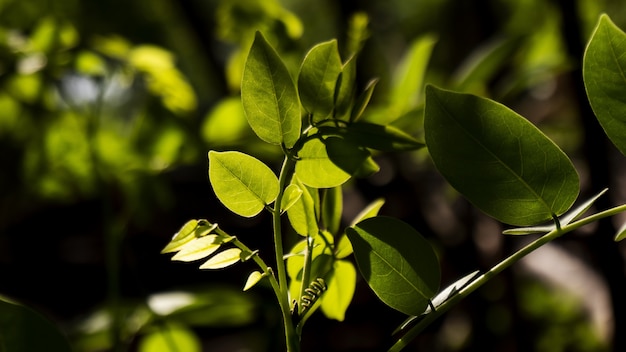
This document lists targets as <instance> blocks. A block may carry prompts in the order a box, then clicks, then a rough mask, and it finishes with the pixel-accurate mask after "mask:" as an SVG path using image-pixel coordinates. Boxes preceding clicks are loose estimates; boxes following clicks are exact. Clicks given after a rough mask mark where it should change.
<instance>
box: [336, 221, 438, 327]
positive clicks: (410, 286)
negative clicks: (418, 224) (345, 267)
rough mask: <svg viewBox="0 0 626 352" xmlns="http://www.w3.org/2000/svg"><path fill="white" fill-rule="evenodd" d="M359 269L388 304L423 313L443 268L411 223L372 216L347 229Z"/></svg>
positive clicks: (412, 313) (404, 310)
mask: <svg viewBox="0 0 626 352" xmlns="http://www.w3.org/2000/svg"><path fill="white" fill-rule="evenodd" d="M346 234H347V235H348V238H349V239H350V242H352V247H353V248H354V255H355V258H356V262H357V265H358V267H359V271H360V272H361V274H362V275H363V277H364V278H365V280H366V281H367V283H368V284H369V286H370V287H371V288H372V290H373V291H374V293H376V295H377V296H378V297H379V298H380V300H381V301H383V302H384V303H385V304H387V305H388V306H390V307H391V308H394V309H396V310H398V311H400V312H402V313H404V314H407V315H418V314H421V313H422V312H423V311H424V309H426V306H428V302H429V301H430V299H431V298H432V297H433V296H434V295H435V293H436V292H437V290H438V288H439V282H440V276H441V274H440V270H439V262H438V260H437V256H436V255H435V252H434V250H433V248H432V247H431V245H430V243H429V242H428V241H427V240H426V239H425V238H424V237H422V235H421V234H420V233H419V232H417V231H416V230H415V229H413V228H412V227H411V226H410V225H408V224H407V223H405V222H402V221H400V220H398V219H395V218H391V217H384V216H379V217H373V218H369V219H366V220H363V221H361V222H359V223H357V224H356V225H354V226H353V227H349V228H348V229H346Z"/></svg>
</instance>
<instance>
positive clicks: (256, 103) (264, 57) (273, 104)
mask: <svg viewBox="0 0 626 352" xmlns="http://www.w3.org/2000/svg"><path fill="white" fill-rule="evenodd" d="M241 101H242V103H243V109H244V111H245V113H246V117H247V119H248V123H249V124H250V127H252V129H253V130H254V132H255V133H256V134H257V136H259V138H261V139H262V140H264V141H266V142H268V143H271V144H284V145H285V146H286V147H287V148H291V147H292V146H293V145H294V144H295V143H296V141H297V140H298V138H299V137H300V127H301V124H302V121H301V116H300V102H299V100H298V94H297V92H296V86H295V84H294V83H293V81H292V79H291V76H290V75H289V71H288V70H287V68H286V67H285V64H284V63H283V62H282V60H281V59H280V57H279V56H278V54H277V53H276V51H275V50H274V48H272V47H271V45H270V44H269V43H268V42H267V41H266V40H265V38H264V37H263V35H262V34H261V33H260V32H257V33H256V37H255V39H254V43H253V44H252V48H251V49H250V53H249V54H248V59H247V60H246V64H245V68H244V72H243V79H242V82H241Z"/></svg>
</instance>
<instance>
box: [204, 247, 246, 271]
mask: <svg viewBox="0 0 626 352" xmlns="http://www.w3.org/2000/svg"><path fill="white" fill-rule="evenodd" d="M239 260H241V249H239V248H229V249H226V250H224V251H222V252H219V253H217V254H216V255H214V256H213V257H211V259H209V260H207V261H206V262H204V264H202V265H200V269H221V268H225V267H227V266H231V265H233V264H235V263H237V262H238V261H239Z"/></svg>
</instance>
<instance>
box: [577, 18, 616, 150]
mask: <svg viewBox="0 0 626 352" xmlns="http://www.w3.org/2000/svg"><path fill="white" fill-rule="evenodd" d="M583 80H584V82H585V87H586V89H587V95H588V97H589V102H590V103H591V108H592V109H593V112H594V113H595V115H596V117H597V118H598V121H599V122H600V125H602V128H603V129H604V132H605V133H606V134H607V136H609V139H610V140H611V141H612V142H613V144H615V146H616V147H617V148H618V149H619V150H620V151H621V152H622V154H624V155H626V33H624V32H623V31H622V30H620V29H619V28H618V27H617V26H616V25H615V24H614V23H613V22H611V19H610V18H609V17H608V16H607V15H602V16H600V20H599V22H598V25H597V26H596V29H595V31H594V32H593V34H592V36H591V39H590V40H589V44H588V45H587V49H586V50H585V56H584V59H583Z"/></svg>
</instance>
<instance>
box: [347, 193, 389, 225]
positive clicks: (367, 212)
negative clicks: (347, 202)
mask: <svg viewBox="0 0 626 352" xmlns="http://www.w3.org/2000/svg"><path fill="white" fill-rule="evenodd" d="M383 205H385V200H384V199H382V198H378V199H376V200H374V201H372V202H371V203H370V204H368V205H367V206H366V207H365V208H363V210H361V211H360V212H359V213H358V214H357V215H356V216H355V217H354V219H352V223H350V226H354V225H355V224H356V223H358V222H360V221H362V220H365V219H369V218H372V217H374V216H376V215H378V212H379V211H380V208H382V207H383Z"/></svg>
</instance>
